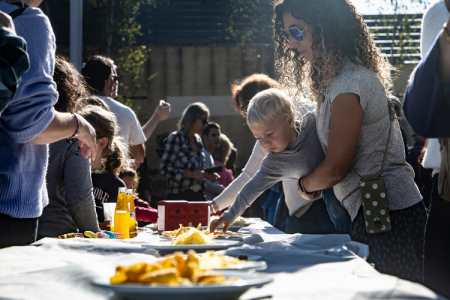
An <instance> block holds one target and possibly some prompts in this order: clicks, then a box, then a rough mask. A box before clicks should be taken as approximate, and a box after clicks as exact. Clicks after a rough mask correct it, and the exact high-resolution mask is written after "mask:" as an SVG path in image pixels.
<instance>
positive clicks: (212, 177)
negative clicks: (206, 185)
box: [205, 173, 220, 182]
mask: <svg viewBox="0 0 450 300" xmlns="http://www.w3.org/2000/svg"><path fill="white" fill-rule="evenodd" d="M219 178H220V175H219V174H217V173H212V174H211V173H205V179H208V180H209V181H211V182H216V180H217V179H219Z"/></svg>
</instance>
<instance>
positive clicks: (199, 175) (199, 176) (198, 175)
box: [192, 171, 205, 181]
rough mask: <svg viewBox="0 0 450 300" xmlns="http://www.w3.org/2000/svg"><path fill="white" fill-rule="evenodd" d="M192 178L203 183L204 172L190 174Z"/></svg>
mask: <svg viewBox="0 0 450 300" xmlns="http://www.w3.org/2000/svg"><path fill="white" fill-rule="evenodd" d="M192 178H193V179H195V180H198V181H203V180H205V172H203V171H200V172H192Z"/></svg>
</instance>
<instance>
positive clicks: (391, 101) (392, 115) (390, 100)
mask: <svg viewBox="0 0 450 300" xmlns="http://www.w3.org/2000/svg"><path fill="white" fill-rule="evenodd" d="M387 101H388V106H389V115H390V122H389V134H388V138H387V142H386V148H385V149H384V157H383V163H382V165H381V170H380V172H379V173H378V177H380V178H381V174H382V173H383V171H384V165H385V163H386V156H387V150H388V146H389V142H390V139H391V132H392V124H393V123H394V122H395V120H398V121H400V120H403V119H404V118H405V116H403V115H402V116H400V117H397V114H396V113H395V108H394V106H395V105H396V104H397V105H398V106H400V107H402V103H401V102H400V101H399V100H398V99H397V98H396V97H388V98H387ZM351 170H352V171H353V172H354V173H355V174H356V175H357V176H358V177H359V178H360V179H361V180H362V179H363V177H362V176H361V175H359V174H358V173H357V172H356V171H355V170H354V169H353V168H351ZM371 179H373V178H371Z"/></svg>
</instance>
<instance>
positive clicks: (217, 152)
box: [212, 133, 234, 187]
mask: <svg viewBox="0 0 450 300" xmlns="http://www.w3.org/2000/svg"><path fill="white" fill-rule="evenodd" d="M231 148H233V144H232V143H231V141H230V139H229V138H228V137H227V136H226V135H225V134H223V133H222V134H221V135H220V144H219V147H217V148H216V149H214V152H213V153H212V156H213V158H214V165H216V166H222V172H217V174H219V176H220V178H219V179H218V180H217V181H218V182H219V184H220V185H222V186H223V187H227V186H228V185H229V184H230V183H231V182H232V181H233V180H234V177H233V172H231V170H229V169H227V168H226V167H225V164H226V163H227V161H228V158H229V157H230V154H231Z"/></svg>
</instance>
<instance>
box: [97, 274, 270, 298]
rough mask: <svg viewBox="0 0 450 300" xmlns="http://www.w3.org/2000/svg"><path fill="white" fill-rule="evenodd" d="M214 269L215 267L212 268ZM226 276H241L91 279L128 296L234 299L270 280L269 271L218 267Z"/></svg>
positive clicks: (98, 284)
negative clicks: (169, 281)
mask: <svg viewBox="0 0 450 300" xmlns="http://www.w3.org/2000/svg"><path fill="white" fill-rule="evenodd" d="M216 272H217V271H216ZM218 273H221V274H224V276H225V277H226V278H229V277H239V278H241V280H238V281H231V282H226V283H221V284H206V285H193V286H168V285H153V286H152V285H140V284H118V285H113V284H110V283H109V280H108V279H102V280H100V279H97V280H94V281H93V282H92V284H94V285H96V286H100V287H103V288H107V289H110V290H113V291H114V292H115V293H116V294H118V295H119V296H122V297H124V298H126V299H130V300H148V299H151V300H167V299H177V300H211V299H214V300H225V299H227V300H234V299H239V297H240V296H241V295H242V294H244V293H245V292H246V291H247V290H249V289H250V288H252V287H262V286H263V285H265V284H267V283H270V282H272V280H273V278H272V277H271V276H269V275H265V274H258V273H245V272H232V271H220V272H218Z"/></svg>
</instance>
